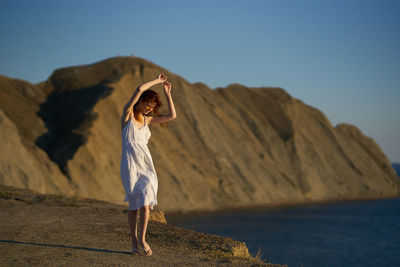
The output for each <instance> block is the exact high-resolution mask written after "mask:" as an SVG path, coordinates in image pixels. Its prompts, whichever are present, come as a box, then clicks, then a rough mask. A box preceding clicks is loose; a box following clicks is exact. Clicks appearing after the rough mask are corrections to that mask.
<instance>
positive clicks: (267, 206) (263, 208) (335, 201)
mask: <svg viewBox="0 0 400 267" xmlns="http://www.w3.org/2000/svg"><path fill="white" fill-rule="evenodd" d="M397 198H400V195H396V196H377V197H359V198H348V199H325V200H308V201H288V202H277V203H268V204H256V205H245V206H229V207H224V208H220V209H198V210H192V211H170V212H164V215H165V217H166V219H167V221H168V216H175V215H188V216H190V215H195V214H207V213H215V212H233V211H245V210H252V211H255V210H260V211H268V210H275V209H281V208H293V207H297V206H299V207H300V206H309V205H320V204H322V205H324V204H326V205H329V204H339V203H354V202H365V201H377V200H389V199H397Z"/></svg>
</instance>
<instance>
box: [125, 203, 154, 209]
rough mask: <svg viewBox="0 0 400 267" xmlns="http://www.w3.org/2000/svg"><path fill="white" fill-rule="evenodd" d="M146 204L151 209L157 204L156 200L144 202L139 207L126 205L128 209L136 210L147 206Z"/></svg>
mask: <svg viewBox="0 0 400 267" xmlns="http://www.w3.org/2000/svg"><path fill="white" fill-rule="evenodd" d="M147 205H149V207H150V209H151V210H153V209H154V206H156V205H158V204H157V202H150V203H145V204H143V205H141V206H140V207H139V208H133V209H130V208H129V207H128V210H138V209H141V208H143V207H144V206H147Z"/></svg>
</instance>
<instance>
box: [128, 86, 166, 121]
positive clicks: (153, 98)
mask: <svg viewBox="0 0 400 267" xmlns="http://www.w3.org/2000/svg"><path fill="white" fill-rule="evenodd" d="M140 102H152V103H156V105H155V107H154V108H153V110H152V111H151V112H150V113H149V114H144V115H145V116H150V115H153V114H154V115H156V116H157V115H158V109H159V108H160V107H161V106H162V102H161V101H160V97H159V96H158V94H157V92H156V91H153V90H146V91H144V92H143V93H142V94H141V96H140V97H139V100H138V102H137V103H136V104H135V105H134V106H133V116H134V117H135V119H136V120H137V121H140V122H142V121H141V118H140V117H139V113H138V112H136V110H135V109H136V106H137V105H139V103H140Z"/></svg>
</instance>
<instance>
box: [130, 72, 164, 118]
mask: <svg viewBox="0 0 400 267" xmlns="http://www.w3.org/2000/svg"><path fill="white" fill-rule="evenodd" d="M166 80H167V76H165V75H164V74H160V75H158V77H157V79H155V80H153V81H150V82H146V83H144V84H141V85H139V86H138V87H137V88H136V90H135V92H134V93H133V94H132V96H131V98H130V99H129V101H128V102H127V103H126V104H125V106H124V121H127V120H128V116H129V113H131V112H132V111H133V106H134V105H135V104H136V103H137V102H138V101H139V98H140V95H141V94H142V93H143V92H144V91H146V90H147V89H149V88H150V87H152V86H154V85H156V84H159V83H163V82H165V81H166Z"/></svg>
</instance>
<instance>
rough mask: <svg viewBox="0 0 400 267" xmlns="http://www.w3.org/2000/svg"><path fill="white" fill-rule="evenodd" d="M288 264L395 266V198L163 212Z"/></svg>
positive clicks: (399, 221) (398, 261) (398, 230)
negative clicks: (194, 211)
mask: <svg viewBox="0 0 400 267" xmlns="http://www.w3.org/2000/svg"><path fill="white" fill-rule="evenodd" d="M166 219H167V221H168V223H169V224H172V225H177V226H181V227H185V228H188V229H192V230H195V231H199V232H203V233H209V234H216V235H220V236H227V237H231V238H233V239H235V240H238V241H244V242H245V243H246V245H247V247H248V248H249V252H250V254H252V255H253V256H256V255H257V254H259V256H260V257H261V258H262V259H263V260H264V261H265V262H268V263H276V264H287V265H288V266H289V267H291V266H303V267H313V266H319V267H320V266H363V267H365V266H400V198H392V199H381V200H363V201H348V202H336V203H325V204H307V205H296V206H286V207H275V208H257V209H247V210H236V211H232V210H231V211H218V212H203V213H197V214H196V213H193V214H186V215H185V214H183V215H182V214H179V215H178V214H176V215H168V214H167V216H166Z"/></svg>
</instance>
